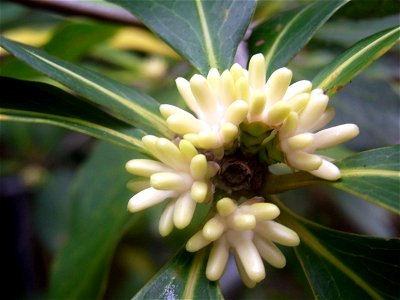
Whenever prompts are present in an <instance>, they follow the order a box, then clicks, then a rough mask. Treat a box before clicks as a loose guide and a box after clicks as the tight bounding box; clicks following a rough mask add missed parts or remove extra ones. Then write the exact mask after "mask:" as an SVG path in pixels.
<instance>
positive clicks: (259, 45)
mask: <svg viewBox="0 0 400 300" xmlns="http://www.w3.org/2000/svg"><path fill="white" fill-rule="evenodd" d="M347 2H348V0H334V1H314V2H312V3H310V4H308V5H306V6H302V7H300V8H297V9H294V10H292V11H288V12H283V13H281V14H278V15H276V16H274V17H272V18H271V19H268V20H267V21H265V22H263V23H261V24H260V25H258V26H257V27H256V28H255V29H254V31H253V33H252V35H251V37H250V40H249V48H250V53H251V54H255V53H263V54H264V56H265V58H266V63H267V76H269V75H270V74H271V73H272V72H273V71H275V70H276V69H278V68H281V67H284V66H285V65H286V64H287V63H288V62H289V61H290V60H291V59H292V58H293V57H294V56H295V55H296V54H297V52H299V51H300V50H301V49H302V48H303V47H304V46H305V45H306V44H307V43H308V42H309V41H310V39H311V38H312V36H313V35H314V34H315V32H316V31H317V30H318V28H320V27H321V26H322V25H323V24H324V23H325V22H326V21H327V20H328V19H329V18H330V17H331V16H332V15H333V14H334V13H335V11H337V10H338V9H339V8H340V7H341V6H343V5H344V4H346V3H347Z"/></svg>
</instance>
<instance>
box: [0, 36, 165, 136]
mask: <svg viewBox="0 0 400 300" xmlns="http://www.w3.org/2000/svg"><path fill="white" fill-rule="evenodd" d="M0 44H1V45H2V46H3V47H4V48H5V49H7V51H9V52H11V53H12V54H13V55H15V56H16V57H17V58H18V59H20V60H22V61H24V62H25V63H27V64H28V65H30V66H31V67H33V68H34V69H36V70H38V71H40V72H42V73H44V74H46V75H47V76H49V77H50V78H53V79H54V80H56V81H58V82H61V83H62V84H64V85H65V86H67V87H68V88H70V89H72V90H73V91H76V92H77V93H78V94H80V95H81V96H83V97H85V98H86V99H88V100H89V101H91V102H92V103H95V104H97V105H100V106H102V107H103V108H105V109H107V110H108V111H109V113H110V114H112V115H113V116H114V117H116V118H118V119H120V120H122V121H125V122H128V123H129V124H132V125H134V126H138V127H140V128H142V129H146V130H148V131H150V132H154V131H155V132H157V133H160V134H162V135H165V136H171V133H170V131H169V130H168V129H167V127H166V124H165V122H164V120H163V119H162V118H161V116H160V115H159V111H158V108H159V104H158V103H157V102H156V101H155V100H154V99H152V98H151V97H149V96H147V95H145V94H142V93H140V92H138V91H135V90H134V89H133V88H131V87H128V86H126V85H123V84H121V83H119V82H116V81H113V80H111V79H108V78H105V77H103V76H102V75H100V74H97V73H94V72H92V71H89V70H86V69H84V68H81V67H79V66H76V65H73V64H71V63H68V62H65V61H63V60H61V59H58V58H56V57H53V56H51V55H49V54H47V53H45V52H43V51H41V50H39V49H36V48H34V47H30V46H27V45H23V44H20V43H17V42H13V41H11V40H8V39H6V38H3V37H1V38H0ZM3 75H6V74H3Z"/></svg>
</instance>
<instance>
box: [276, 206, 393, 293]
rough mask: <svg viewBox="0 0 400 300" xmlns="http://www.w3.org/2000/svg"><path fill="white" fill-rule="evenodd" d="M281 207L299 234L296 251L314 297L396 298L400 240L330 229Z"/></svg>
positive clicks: (288, 221) (285, 216)
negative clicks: (298, 243) (299, 241)
mask: <svg viewBox="0 0 400 300" xmlns="http://www.w3.org/2000/svg"><path fill="white" fill-rule="evenodd" d="M275 200H276V198H275ZM278 203H279V201H278ZM280 207H281V208H282V210H283V216H282V217H283V220H284V221H285V223H287V224H288V226H290V227H291V228H292V229H293V230H295V231H296V232H297V233H298V234H299V236H300V240H301V243H300V245H299V246H298V247H296V248H295V252H296V255H297V257H298V259H299V260H300V263H301V265H302V267H303V270H304V272H305V274H306V276H307V279H308V281H309V283H310V285H311V288H312V290H313V293H314V295H315V297H316V299H335V300H336V299H398V298H399V296H400V290H399V289H398V287H399V284H400V266H399V264H398V261H399V260H398V254H399V251H400V239H397V238H392V239H386V238H375V237H368V236H362V235H356V234H351V233H345V232H341V231H336V230H332V229H329V228H326V227H323V226H320V225H318V224H316V223H313V222H310V221H307V220H305V219H303V218H301V217H299V216H297V215H295V214H293V213H292V212H290V211H288V209H287V208H284V207H283V206H282V204H281V205H280Z"/></svg>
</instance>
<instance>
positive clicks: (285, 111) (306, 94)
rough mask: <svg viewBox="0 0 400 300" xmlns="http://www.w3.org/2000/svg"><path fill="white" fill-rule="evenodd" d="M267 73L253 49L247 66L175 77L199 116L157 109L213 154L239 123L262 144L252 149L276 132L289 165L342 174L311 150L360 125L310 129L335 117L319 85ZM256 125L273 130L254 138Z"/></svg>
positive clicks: (331, 176)
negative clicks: (317, 87)
mask: <svg viewBox="0 0 400 300" xmlns="http://www.w3.org/2000/svg"><path fill="white" fill-rule="evenodd" d="M265 74H266V64H265V59H264V56H263V55H262V54H256V55H254V56H253V57H252V58H251V59H250V62H249V70H248V71H247V70H245V69H243V68H242V67H241V66H240V65H238V64H234V65H233V66H232V67H231V68H230V69H229V70H225V71H224V72H223V73H222V74H219V72H218V71H217V70H216V69H211V70H210V72H209V73H208V75H207V78H205V77H203V76H201V75H198V74H196V75H194V76H193V77H192V78H191V79H190V81H187V80H185V79H183V78H178V79H177V80H176V84H177V87H178V90H179V92H180V94H181V96H182V97H183V99H184V100H185V102H186V104H187V105H188V107H189V108H190V109H191V110H192V111H193V112H194V113H195V114H196V116H197V118H196V117H195V116H194V115H192V114H191V113H189V112H187V111H185V110H183V109H181V108H178V107H176V106H173V105H168V104H164V105H161V107H160V111H161V114H162V115H163V116H164V118H165V119H166V122H167V125H168V127H169V128H170V129H171V130H172V131H173V132H175V133H176V134H178V135H181V136H182V137H183V138H184V139H186V140H188V141H190V142H191V143H192V144H193V145H194V146H195V147H196V148H199V149H206V150H213V151H214V152H215V153H216V154H217V157H222V156H223V154H224V149H226V148H229V147H230V146H232V145H233V144H234V142H235V141H236V140H237V139H238V135H239V126H240V125H241V124H243V125H245V127H246V130H247V131H248V132H250V133H252V132H253V131H254V132H255V135H256V136H255V138H254V141H256V142H257V143H259V144H260V145H251V146H255V148H257V147H258V146H261V144H265V143H266V142H267V140H268V141H269V140H270V139H271V138H273V137H274V136H276V135H277V134H278V137H279V146H280V149H279V150H280V151H282V152H283V153H284V155H285V163H287V164H288V165H289V167H291V168H292V169H296V170H303V171H308V172H310V173H312V174H313V175H315V176H318V177H321V178H323V179H327V180H336V179H338V178H340V171H339V169H338V168H337V167H336V166H335V165H334V164H332V163H331V162H329V159H326V158H323V157H321V156H319V155H316V154H314V151H315V150H317V149H321V148H327V147H331V146H333V145H336V144H339V143H343V142H345V141H347V140H349V139H352V138H354V137H355V136H356V135H357V134H358V132H359V130H358V127H357V126H356V125H354V124H345V125H341V126H336V127H333V128H329V129H325V130H322V131H319V132H317V133H313V132H314V131H315V130H318V129H320V128H322V127H323V126H325V125H326V124H328V123H329V122H330V121H331V120H332V118H333V115H334V113H333V110H331V109H327V105H328V101H329V98H328V96H327V95H325V94H323V91H322V90H321V89H314V90H312V83H311V82H310V81H307V80H301V81H298V82H295V83H293V84H290V83H291V79H292V72H291V71H290V70H289V69H287V68H280V69H278V70H276V71H275V72H273V73H272V74H271V76H270V77H269V78H268V80H266V75H265ZM252 127H254V128H252ZM260 128H263V129H262V130H263V131H264V133H265V132H267V131H271V134H270V135H267V139H264V138H263V140H261V141H260V140H259V139H258V138H257V134H258V133H257V132H258V131H259V129H260ZM245 138H246V136H243V139H245ZM242 142H243V144H244V143H245V140H243V141H242Z"/></svg>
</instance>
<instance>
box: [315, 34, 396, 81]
mask: <svg viewBox="0 0 400 300" xmlns="http://www.w3.org/2000/svg"><path fill="white" fill-rule="evenodd" d="M399 30H400V28H395V29H393V30H391V31H389V32H388V33H386V34H385V35H383V36H381V37H380V38H379V39H377V40H375V41H373V42H372V43H370V44H369V45H368V46H366V47H364V48H363V49H361V50H359V51H358V52H357V53H356V54H354V55H352V56H351V57H349V58H348V59H347V60H345V61H344V62H342V63H341V64H340V65H339V66H337V67H336V68H335V71H334V72H333V73H331V75H330V76H328V77H326V78H325V79H324V80H323V81H322V82H321V83H320V84H318V87H320V88H323V87H325V85H327V84H329V83H330V82H331V81H333V80H334V79H335V78H337V77H338V76H339V75H340V74H341V73H342V72H343V70H344V69H345V68H347V67H348V66H349V65H350V64H351V63H352V62H354V61H355V60H356V59H357V58H359V57H361V56H362V55H364V54H365V53H366V52H367V51H368V50H370V49H371V48H373V47H375V46H376V45H377V44H379V43H380V42H382V41H384V40H385V39H387V38H389V37H391V36H392V35H394V34H396V33H398V32H399ZM390 47H391V45H388V46H386V47H385V49H386V50H389V49H390ZM385 49H384V50H383V51H380V55H382V54H383V53H385V52H386V50H385Z"/></svg>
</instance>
